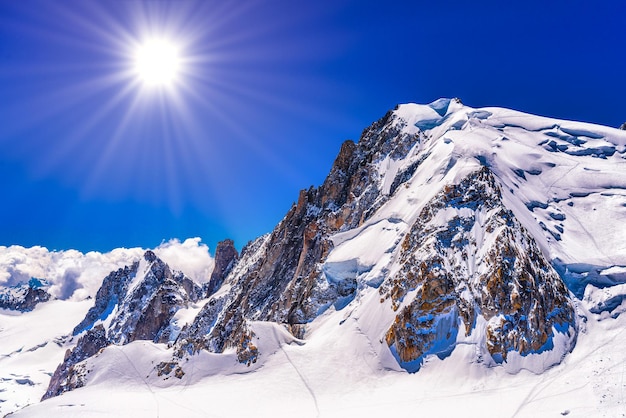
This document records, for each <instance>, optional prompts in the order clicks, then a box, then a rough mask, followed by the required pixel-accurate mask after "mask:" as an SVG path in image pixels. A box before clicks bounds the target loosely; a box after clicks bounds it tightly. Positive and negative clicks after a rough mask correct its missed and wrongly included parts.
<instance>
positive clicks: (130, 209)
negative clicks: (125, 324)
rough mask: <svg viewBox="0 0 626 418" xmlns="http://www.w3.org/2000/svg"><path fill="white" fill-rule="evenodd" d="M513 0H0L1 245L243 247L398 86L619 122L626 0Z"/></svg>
mask: <svg viewBox="0 0 626 418" xmlns="http://www.w3.org/2000/svg"><path fill="white" fill-rule="evenodd" d="M509 3H510V2H495V1H493V2H492V1H489V2H454V1H448V2H428V3H426V2H414V1H411V2H403V1H385V2H369V1H365V2H364V1H347V0H344V1H320V2H292V1H249V2H245V1H243V2H242V1H232V2H228V1H211V0H200V1H187V0H175V1H170V2H168V1H150V2H139V1H132V0H126V1H108V0H107V1H105V0H102V1H98V0H66V1H53V0H46V1H43V0H28V1H21V2H20V1H13V0H0V179H1V180H0V195H1V196H2V204H1V205H0V245H11V244H20V245H24V246H32V245H43V246H46V247H48V248H50V249H69V248H75V249H79V250H81V251H89V250H99V251H107V250H110V249H113V248H116V247H133V246H142V247H154V246H156V245H158V244H159V243H161V242H162V241H163V240H169V239H170V238H179V239H181V240H182V239H185V238H187V237H195V236H199V237H201V238H202V239H203V241H204V242H206V243H208V244H209V246H210V247H211V248H215V244H216V243H217V241H219V240H221V239H223V238H226V237H231V238H233V239H234V240H235V242H236V244H237V246H238V247H241V246H242V245H244V244H245V243H246V242H247V241H248V240H251V239H253V238H255V237H256V236H258V235H260V234H263V233H265V232H269V231H271V230H272V228H273V227H274V225H275V224H276V223H277V222H278V221H279V220H280V219H281V218H282V216H283V215H284V214H285V213H286V211H287V210H288V209H289V207H290V206H291V204H292V203H293V202H294V200H295V199H297V196H298V191H299V190H300V189H302V188H307V187H309V186H310V185H319V184H320V183H321V182H322V181H323V179H324V177H325V176H326V174H327V173H328V171H329V169H330V167H331V165H332V162H333V160H334V157H335V155H336V154H337V152H338V150H339V146H340V144H341V143H342V142H343V141H344V140H345V139H348V138H350V139H354V140H357V139H358V138H359V135H360V132H361V131H362V130H363V129H364V128H365V127H366V126H368V125H369V124H370V123H372V122H373V121H374V120H376V119H378V118H380V117H382V116H383V115H384V113H385V112H386V111H387V110H388V109H390V108H393V107H394V106H395V105H396V104H398V103H405V102H418V103H428V102H431V101H433V100H435V99H437V98H439V97H459V98H461V99H462V101H463V102H464V103H465V104H468V105H470V106H474V107H481V106H502V107H510V108H514V109H518V110H522V111H526V112H530V113H535V114H540V115H545V116H552V117H558V118H565V119H577V120H583V121H588V122H594V123H600V124H605V125H611V126H619V125H620V124H621V123H622V122H624V121H626V106H625V105H624V103H625V102H626V78H625V74H626V71H625V69H626V55H625V54H624V46H625V45H626V31H625V30H624V28H623V21H622V18H623V16H624V15H625V12H626V5H625V3H624V2H622V1H607V2H599V3H594V4H591V2H588V1H587V2H583V1H550V2H547V1H541V2H539V1H527V2H523V4H521V5H517V6H515V5H510V4H509ZM154 36H158V37H168V38H172V39H175V40H176V42H177V44H178V45H179V46H180V48H181V59H182V60H183V62H184V69H183V71H182V72H181V74H180V77H179V78H178V81H177V84H176V86H174V87H173V88H171V89H168V90H163V89H160V90H159V89H156V90H147V89H145V88H142V87H141V85H139V84H138V82H137V80H136V79H135V78H133V75H132V71H131V68H132V52H131V51H132V48H133V45H137V44H138V43H141V42H142V40H144V39H146V38H147V37H148V38H149V37H154Z"/></svg>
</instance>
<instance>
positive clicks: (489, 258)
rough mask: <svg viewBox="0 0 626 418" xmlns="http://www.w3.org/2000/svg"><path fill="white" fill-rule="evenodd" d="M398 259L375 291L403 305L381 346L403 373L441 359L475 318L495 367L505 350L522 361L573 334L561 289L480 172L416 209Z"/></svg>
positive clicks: (570, 311)
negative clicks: (391, 273)
mask: <svg viewBox="0 0 626 418" xmlns="http://www.w3.org/2000/svg"><path fill="white" fill-rule="evenodd" d="M400 257H401V263H402V267H401V269H400V271H399V272H398V274H396V275H395V276H394V277H393V278H391V280H389V281H388V282H386V283H385V284H384V285H383V286H381V287H380V289H379V291H380V293H381V295H382V296H383V299H382V300H381V301H383V300H385V299H391V301H392V304H391V306H392V309H394V310H398V309H399V308H400V306H403V307H402V309H400V312H399V313H398V315H397V316H396V319H395V321H394V323H393V324H392V326H391V327H390V328H389V330H388V331H387V334H386V342H387V344H388V345H389V347H390V348H391V349H392V352H393V353H394V355H396V357H397V358H398V361H399V363H400V364H401V365H403V366H404V367H405V368H407V370H409V371H416V370H418V369H419V366H420V365H421V361H422V359H423V357H424V356H425V355H428V354H437V355H439V356H447V355H448V354H450V353H451V352H452V350H454V347H455V344H456V339H457V334H458V332H459V330H458V325H459V323H462V324H463V325H464V329H463V331H462V332H464V334H465V336H468V335H469V334H470V333H471V332H472V331H473V330H474V328H475V326H476V322H477V318H478V317H481V318H482V319H483V320H484V321H486V323H487V326H486V335H485V337H486V340H485V341H484V344H485V345H486V347H487V350H488V352H489V354H490V355H491V356H492V358H493V360H494V361H495V362H497V363H500V362H502V361H505V360H506V359H507V353H509V352H511V351H516V352H518V353H519V354H521V355H522V356H524V355H527V354H530V353H539V352H541V351H542V350H543V349H546V348H547V349H549V348H551V342H552V339H553V337H554V334H555V332H560V333H563V334H567V336H568V337H573V336H574V335H575V326H576V325H575V318H574V308H573V306H572V303H571V301H570V299H569V294H568V290H567V288H566V287H565V285H564V283H563V282H562V280H561V278H560V277H559V276H558V274H557V273H556V272H555V271H554V269H553V268H552V266H551V265H550V264H549V263H548V261H547V260H546V259H545V257H544V256H543V255H542V253H541V252H540V251H539V248H538V246H537V244H536V243H535V241H534V239H533V238H532V236H530V234H529V233H528V232H527V231H526V229H525V228H524V227H523V226H522V225H521V224H520V223H519V221H517V219H516V218H515V216H514V215H513V213H512V212H511V211H510V210H508V209H506V207H505V206H504V204H503V203H502V197H501V192H500V188H499V187H498V185H497V183H496V180H495V178H494V177H493V174H492V173H491V171H490V170H489V168H487V167H483V168H482V169H481V170H480V171H478V172H476V173H474V174H472V175H470V176H468V177H467V178H465V179H464V180H463V181H462V182H460V183H459V184H457V185H453V186H447V187H446V188H444V190H442V191H441V192H440V193H439V194H437V195H436V196H435V197H434V198H433V199H432V200H431V201H430V202H429V203H428V204H427V205H426V206H425V207H424V209H423V210H422V211H421V213H420V215H419V217H418V219H417V221H416V222H415V224H414V225H413V227H412V228H411V230H410V232H409V234H407V235H406V237H405V239H404V241H403V243H402V251H401V254H400ZM416 289H417V293H416V294H415V296H414V297H413V299H412V301H410V302H409V303H407V301H405V300H404V298H405V296H406V295H407V294H408V293H409V292H411V291H413V290H416ZM570 334H574V335H570ZM572 344H573V341H572ZM572 347H573V346H572ZM570 348H571V347H570Z"/></svg>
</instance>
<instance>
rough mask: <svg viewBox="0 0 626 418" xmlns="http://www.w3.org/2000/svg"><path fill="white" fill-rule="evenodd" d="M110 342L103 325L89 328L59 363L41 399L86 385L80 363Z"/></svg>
mask: <svg viewBox="0 0 626 418" xmlns="http://www.w3.org/2000/svg"><path fill="white" fill-rule="evenodd" d="M108 344H109V343H108V340H107V337H106V331H105V329H104V327H103V326H102V325H97V326H95V327H93V328H92V329H90V330H88V331H87V332H86V333H85V334H84V335H83V336H82V337H80V339H79V340H78V343H76V347H74V349H73V350H71V351H70V350H68V351H67V352H66V353H65V359H63V363H61V364H59V366H58V367H57V369H56V370H55V372H54V374H53V375H52V378H51V379H50V384H49V385H48V389H47V390H46V393H45V394H44V395H43V397H42V398H41V400H45V399H48V398H52V397H53V396H58V395H60V394H61V393H63V392H67V391H70V390H73V389H77V388H80V387H82V386H84V385H85V380H84V378H85V374H86V370H85V368H84V367H81V366H80V365H79V363H80V362H81V361H83V360H85V359H88V358H89V357H91V356H93V355H95V354H97V353H98V352H99V351H100V350H102V349H103V348H104V347H106V346H107V345H108Z"/></svg>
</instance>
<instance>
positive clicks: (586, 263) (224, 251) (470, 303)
mask: <svg viewBox="0 0 626 418" xmlns="http://www.w3.org/2000/svg"><path fill="white" fill-rule="evenodd" d="M625 221H626V132H625V131H622V130H618V129H614V128H608V127H602V126H597V125H592V124H586V123H580V122H570V121H562V120H555V119H550V118H544V117H539V116H533V115H529V114H524V113H520V112H516V111H512V110H507V109H500V108H482V109H474V108H470V107H467V106H464V105H463V104H461V102H460V101H459V100H457V99H452V100H450V99H440V100H437V101H435V102H433V103H431V104H429V105H417V104H406V105H401V106H398V107H397V108H396V109H395V110H393V111H390V112H388V113H387V114H386V115H385V116H384V117H383V118H382V119H381V120H379V121H377V122H375V123H374V124H372V125H371V126H370V127H369V128H367V129H365V131H364V132H363V134H362V136H361V139H360V140H359V141H358V143H354V142H352V141H346V142H345V143H344V144H343V145H342V147H341V150H340V152H339V155H338V157H337V159H336V160H335V162H334V164H333V167H332V169H331V171H330V173H329V175H328V177H327V178H326V180H325V181H324V183H323V184H322V185H321V186H319V187H317V188H313V187H312V188H310V189H308V190H303V191H302V192H301V193H300V196H299V198H298V201H297V202H296V203H294V205H293V207H292V208H291V209H290V211H289V212H288V213H287V215H286V216H285V217H284V218H283V220H282V221H281V222H280V223H279V224H278V225H277V226H276V228H275V229H274V230H273V231H272V232H271V233H269V234H267V235H265V236H262V237H260V238H258V239H257V240H255V241H253V242H251V243H249V244H248V245H247V246H246V247H245V248H244V249H243V250H242V252H241V254H237V251H236V250H235V249H234V246H233V243H232V241H228V240H227V241H224V242H223V243H221V244H220V246H218V249H217V250H216V259H215V262H214V263H213V265H214V268H213V270H212V273H211V274H210V275H209V274H208V272H207V274H206V278H205V279H203V280H197V279H192V278H190V277H188V276H186V275H185V274H184V273H183V272H184V271H185V266H184V263H181V262H180V258H179V259H178V260H179V262H178V265H177V268H179V269H180V270H182V271H183V272H180V271H172V269H171V268H170V267H169V266H168V264H167V263H165V262H164V261H163V260H162V259H161V258H160V257H159V256H158V255H157V254H155V253H154V252H152V251H147V252H145V254H144V255H143V256H142V257H140V258H139V259H138V260H136V261H135V262H134V263H132V264H129V265H127V266H126V267H122V268H120V269H119V270H116V271H113V272H111V274H109V275H108V276H106V277H105V278H104V280H103V282H102V285H101V287H100V289H99V290H98V292H97V294H96V295H93V296H95V298H94V299H93V300H90V301H82V302H72V301H62V300H57V301H54V302H47V303H44V304H40V305H38V306H37V307H36V308H35V309H34V311H33V312H30V313H23V314H21V315H18V316H10V315H9V314H8V313H7V312H8V311H2V312H4V313H3V315H2V316H0V319H2V321H3V323H0V328H1V329H0V337H1V336H2V333H5V334H6V333H7V330H9V331H10V332H13V331H11V330H15V329H16V328H15V327H16V326H17V325H15V324H18V323H23V321H25V318H26V317H28V316H29V315H30V316H31V317H32V318H33V320H35V319H36V318H38V316H37V315H41V312H43V311H48V310H52V309H57V310H58V313H59V316H58V321H57V322H58V323H59V324H60V323H62V324H63V325H59V326H58V327H57V328H55V329H56V330H58V331H57V332H59V334H58V335H57V336H56V337H57V339H56V340H51V339H47V340H41V341H40V340H39V339H34V340H32V341H30V340H29V343H28V344H31V345H32V346H34V347H35V348H36V350H34V351H37V350H40V349H41V350H44V349H45V350H51V351H56V352H58V353H59V354H58V355H59V358H58V360H57V361H56V363H55V364H54V366H50V364H51V363H50V362H48V363H46V365H45V367H47V368H48V371H47V373H49V374H50V375H52V377H51V380H50V382H46V385H47V387H43V385H42V384H40V383H35V382H31V383H33V384H32V385H30V389H29V390H30V391H31V392H32V393H39V396H43V397H44V399H46V400H45V401H43V402H41V403H38V404H35V405H32V406H30V407H28V408H25V409H23V410H21V411H20V412H19V413H18V414H17V415H18V416H36V415H38V414H41V413H43V411H45V412H46V415H51V414H54V413H58V414H60V415H67V414H72V413H73V414H77V415H80V416H84V415H89V414H94V415H95V414H98V413H100V412H103V411H108V412H110V413H113V414H119V413H123V414H128V415H136V414H137V413H143V414H145V415H151V414H153V412H154V411H155V409H154V408H156V412H157V413H159V412H161V413H163V414H168V413H169V412H167V411H170V412H171V411H178V412H180V408H186V409H185V414H186V415H197V416H206V415H216V416H220V415H222V414H229V415H239V414H240V413H243V412H255V413H257V414H261V415H266V414H269V413H272V415H279V416H282V415H290V414H291V412H289V411H291V410H290V408H291V407H293V408H297V410H298V412H299V413H300V414H301V415H305V416H309V415H311V416H315V415H322V416H336V415H345V414H346V411H347V410H349V411H353V412H355V411H358V410H366V411H369V412H372V411H381V412H382V411H385V412H389V411H395V412H408V411H413V410H415V408H418V407H419V408H421V410H422V411H426V412H427V413H435V412H436V413H441V414H443V415H448V414H452V413H465V414H466V413H467V411H468V410H471V411H473V414H474V415H477V416H478V415H480V416H507V415H509V416H510V415H527V416H537V415H546V416H552V415H554V414H559V413H560V414H563V415H565V414H570V413H572V415H576V414H580V415H582V414H589V413H590V412H591V413H597V414H605V415H607V416H614V415H615V414H617V413H624V412H626V409H624V408H626V406H625V405H623V402H626V401H625V400H624V398H623V393H624V392H623V391H624V389H625V388H626V387H625V386H624V385H623V384H622V383H621V380H620V379H618V377H614V378H610V376H612V375H613V374H616V373H618V372H620V373H623V370H622V369H623V364H626V354H622V353H621V351H620V348H619V345H620V344H621V343H625V342H626V336H622V335H621V332H620V329H622V328H623V326H624V325H626V324H623V323H622V322H623V321H625V320H624V318H623V317H622V316H621V315H620V314H621V313H622V312H623V310H624V308H625V307H626V304H623V303H622V302H623V300H624V298H626V226H624V225H625ZM201 282H202V283H201ZM49 304H52V305H49ZM77 304H81V308H80V309H77V308H75V306H76V305H77ZM70 305H71V306H72V308H71V309H70ZM87 305H89V307H88V308H87V309H88V311H87V310H86V309H85V306H87ZM66 309H67V310H73V311H72V315H71V316H70V315H65V314H63V312H64V310H66ZM81 309H82V311H81ZM76 311H81V312H83V314H81V316H80V317H77V316H76V315H75V312H76ZM19 321H22V322H19ZM4 323H6V325H4ZM71 330H73V331H71ZM3 340H4V337H3ZM53 341H54V344H55V345H56V347H57V348H54V347H52V346H51V342H53ZM2 344H3V343H0V347H2V354H3V355H4V357H2V358H0V367H2V368H3V369H4V368H5V366H3V364H2V363H3V362H4V363H5V364H6V365H7V366H6V367H8V366H10V364H11V363H12V362H14V363H15V364H22V365H23V364H24V363H19V362H20V360H19V359H21V358H27V356H26V354H22V351H21V349H20V350H14V351H11V350H10V349H5V348H4V346H2ZM37 344H40V345H37ZM41 344H43V345H41ZM37 347H38V348H37ZM63 351H65V356H64V357H63V354H62V352H63ZM5 353H6V354H5ZM57 365H58V366H57ZM50 367H52V369H50ZM55 367H56V369H55ZM5 370H9V369H5ZM55 370H56V371H55ZM53 372H54V374H53ZM0 378H2V376H0ZM13 380H15V379H13ZM102 391H107V392H106V393H114V397H115V399H116V400H117V402H116V403H115V404H111V402H110V401H105V400H101V398H99V395H98V394H99V393H102ZM276 391H278V392H276ZM18 392H19V391H17V390H16V391H14V392H13V393H18ZM539 392H541V393H539ZM203 393H211V394H212V395H211V396H212V398H211V399H212V400H213V401H212V402H210V406H207V404H206V403H205V401H204V398H203V399H202V401H201V400H200V399H196V398H198V397H199V396H201V394H203ZM244 393H245V395H243V396H244V397H245V399H246V402H245V403H240V402H237V401H238V399H240V398H241V396H242V394H244ZM276 393H280V394H281V395H282V394H283V393H286V394H289V395H290V396H288V397H289V399H283V397H281V399H280V401H279V400H277V399H275V398H273V395H274V396H275V395H276ZM235 394H237V395H235ZM59 395H60V396H59ZM131 395H132V396H131ZM202 396H205V395H202ZM2 397H3V394H2V393H1V392H0V398H2ZM459 397H460V398H462V399H463V400H464V401H466V402H458V403H454V402H449V401H450V399H452V398H455V399H458V398H459ZM130 399H133V401H132V402H131V401H130ZM33 401H34V400H33V399H32V398H29V400H28V402H31V403H32V402H33ZM24 403H25V401H22V403H20V402H12V403H10V405H9V408H7V409H0V411H2V412H9V411H11V410H13V409H16V408H18V407H20V406H23V405H24ZM251 405H254V406H251ZM278 407H280V409H275V408H278ZM0 408H3V403H0ZM423 408H426V409H423ZM468 408H472V409H468Z"/></svg>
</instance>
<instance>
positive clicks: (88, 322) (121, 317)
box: [44, 251, 204, 399]
mask: <svg viewBox="0 0 626 418" xmlns="http://www.w3.org/2000/svg"><path fill="white" fill-rule="evenodd" d="M203 294H204V292H203V290H202V287H201V286H200V285H198V284H197V283H195V282H194V281H192V280H191V279H189V278H188V277H186V276H185V275H184V274H183V273H181V272H174V273H172V271H171V270H170V268H169V266H168V265H167V264H165V263H164V262H163V261H162V260H161V259H159V258H158V257H157V256H156V255H155V254H154V253H153V252H152V251H146V253H145V254H144V256H143V258H142V260H140V261H138V262H135V263H134V264H133V265H132V266H127V267H124V268H121V269H119V270H117V271H115V272H112V273H111V274H109V275H108V276H107V277H105V278H104V280H103V282H102V286H101V287H100V289H99V290H98V293H97V295H96V300H95V302H94V306H93V307H92V308H91V309H90V310H89V312H87V315H86V316H85V318H84V319H83V320H82V321H81V322H80V324H79V325H78V326H76V328H74V335H81V336H80V338H79V339H78V342H77V344H76V347H74V349H73V350H71V351H68V353H67V354H66V356H65V359H64V361H63V363H62V364H61V365H59V367H58V368H57V370H56V372H55V374H54V375H53V377H52V379H51V381H50V386H49V387H48V390H47V391H46V394H45V395H44V399H45V398H48V397H51V396H56V395H59V394H60V393H62V392H65V391H68V390H72V389H74V388H77V387H81V386H82V385H83V384H84V379H83V378H84V373H85V370H84V366H81V364H80V363H81V362H82V361H83V360H85V359H87V358H89V357H91V356H93V355H94V354H96V353H97V352H98V351H99V350H101V349H103V348H105V347H107V346H109V345H111V344H116V345H123V344H128V343H130V342H133V341H135V340H149V341H152V342H155V343H167V342H169V341H173V340H174V339H175V338H176V336H177V335H178V332H179V329H178V327H177V326H175V324H173V323H172V320H173V319H174V316H175V314H176V313H177V312H178V311H179V310H180V309H183V308H187V307H188V306H189V303H191V302H197V301H198V300H199V299H200V298H201V297H202V296H203Z"/></svg>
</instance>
